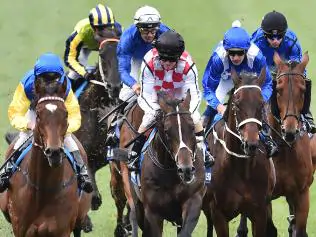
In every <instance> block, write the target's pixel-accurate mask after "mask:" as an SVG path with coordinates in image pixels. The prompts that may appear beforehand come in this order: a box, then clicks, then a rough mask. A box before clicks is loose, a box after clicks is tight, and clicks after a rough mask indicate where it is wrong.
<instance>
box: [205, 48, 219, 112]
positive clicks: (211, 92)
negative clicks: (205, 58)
mask: <svg viewBox="0 0 316 237" xmlns="http://www.w3.org/2000/svg"><path fill="white" fill-rule="evenodd" d="M223 71H224V65H223V63H222V61H221V59H220V58H219V57H218V55H217V54H215V53H214V54H213V55H212V57H211V58H210V60H209V62H208V64H207V66H206V69H205V72H204V75H203V79H202V85H203V94H204V98H205V100H206V101H207V104H208V105H209V106H211V107H212V108H213V109H215V110H216V109H217V107H218V105H219V104H220V102H219V100H218V99H217V97H216V94H215V91H216V89H217V87H218V85H219V82H220V80H221V75H222V73H223Z"/></svg>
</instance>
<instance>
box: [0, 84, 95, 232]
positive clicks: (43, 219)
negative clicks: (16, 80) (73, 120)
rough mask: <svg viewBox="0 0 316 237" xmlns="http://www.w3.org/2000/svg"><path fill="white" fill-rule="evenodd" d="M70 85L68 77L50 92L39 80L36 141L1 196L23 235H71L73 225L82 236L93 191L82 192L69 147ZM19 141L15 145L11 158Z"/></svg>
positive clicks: (15, 227)
mask: <svg viewBox="0 0 316 237" xmlns="http://www.w3.org/2000/svg"><path fill="white" fill-rule="evenodd" d="M66 88H67V80H64V83H63V84H62V85H61V86H60V85H59V86H58V87H57V88H56V89H55V90H51V89H52V88H50V93H48V92H47V91H46V88H45V85H44V86H43V85H42V83H40V82H39V80H38V81H36V83H35V95H36V97H37V101H36V103H35V105H36V107H35V111H36V126H35V129H34V131H33V142H32V144H30V145H29V146H28V148H27V149H26V150H25V152H27V153H26V155H25V157H24V159H23V161H22V162H21V163H20V164H17V167H16V169H17V172H15V174H14V175H13V176H12V178H11V181H10V182H11V183H10V187H9V189H8V190H7V191H6V192H5V193H3V194H2V195H1V198H0V207H1V210H2V211H3V213H4V215H5V217H6V219H7V220H8V221H9V222H11V223H12V227H13V233H14V235H15V236H17V237H23V236H28V237H39V236H41V237H45V236H52V237H53V236H54V237H60V236H65V237H66V236H70V234H71V232H72V231H73V233H74V236H75V237H79V236H81V234H80V232H81V227H82V226H83V224H84V221H86V218H87V213H88V211H89V209H90V203H91V195H90V194H86V193H81V194H80V193H79V192H78V188H77V187H78V186H77V178H76V174H75V172H74V171H73V168H72V165H71V164H70V162H69V161H68V160H67V158H66V155H65V152H64V151H65V150H64V148H63V142H64V137H65V134H66V131H67V127H68V121H67V118H68V117H67V110H66V107H65V102H64V97H65V92H66ZM47 90H48V89H47ZM13 146H14V144H11V145H10V146H9V149H8V151H7V156H6V157H7V158H8V157H9V155H10V153H12V149H13ZM78 146H79V147H80V151H81V153H82V156H83V159H84V161H86V162H87V157H86V155H85V152H84V150H83V148H82V146H80V144H78Z"/></svg>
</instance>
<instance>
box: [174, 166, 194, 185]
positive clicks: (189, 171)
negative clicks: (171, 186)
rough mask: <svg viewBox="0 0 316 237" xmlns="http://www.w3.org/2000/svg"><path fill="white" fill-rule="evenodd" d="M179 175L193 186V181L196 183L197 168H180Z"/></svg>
mask: <svg viewBox="0 0 316 237" xmlns="http://www.w3.org/2000/svg"><path fill="white" fill-rule="evenodd" d="M178 175H179V177H180V179H181V180H182V181H183V182H184V183H186V184H191V183H192V182H193V181H195V167H194V166H182V167H178Z"/></svg>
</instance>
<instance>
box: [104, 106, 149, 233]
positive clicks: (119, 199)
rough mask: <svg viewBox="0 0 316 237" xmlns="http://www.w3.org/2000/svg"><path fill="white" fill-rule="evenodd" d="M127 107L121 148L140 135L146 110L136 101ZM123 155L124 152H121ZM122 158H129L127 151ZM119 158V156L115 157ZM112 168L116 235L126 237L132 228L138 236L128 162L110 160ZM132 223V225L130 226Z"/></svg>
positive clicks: (111, 182) (121, 130)
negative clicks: (139, 131)
mask: <svg viewBox="0 0 316 237" xmlns="http://www.w3.org/2000/svg"><path fill="white" fill-rule="evenodd" d="M129 106H131V108H130V109H128V108H127V111H126V114H125V115H124V118H123V123H122V127H121V129H120V145H119V147H120V149H126V146H127V145H128V143H129V142H131V141H132V140H133V139H135V138H136V137H137V135H138V132H137V130H138V128H139V126H140V124H141V122H142V117H143V115H144V111H143V110H142V109H141V108H140V107H139V106H138V104H137V103H136V101H134V102H131V104H130V105H129ZM129 147H131V146H129ZM120 156H122V154H120ZM123 156H125V157H123V158H120V159H121V160H125V161H126V160H127V153H126V154H124V155H123ZM114 159H117V157H114ZM110 169H111V181H110V186H111V194H112V197H113V199H114V202H115V206H116V209H117V224H116V228H115V231H114V236H115V237H125V236H127V235H128V232H129V231H130V229H131V230H132V236H133V237H136V236H138V224H137V218H136V210H135V203H134V200H133V196H132V188H133V185H132V183H130V173H129V170H128V167H127V164H126V162H123V161H116V160H114V161H113V162H110ZM125 207H127V208H128V213H127V215H126V216H123V213H124V209H125ZM130 224H131V226H129V225H130Z"/></svg>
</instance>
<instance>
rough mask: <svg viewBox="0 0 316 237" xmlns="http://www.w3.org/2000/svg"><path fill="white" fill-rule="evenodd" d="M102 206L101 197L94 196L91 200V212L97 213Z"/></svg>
mask: <svg viewBox="0 0 316 237" xmlns="http://www.w3.org/2000/svg"><path fill="white" fill-rule="evenodd" d="M101 204H102V198H101V196H92V200H91V210H93V211H96V210H98V209H99V207H100V206H101Z"/></svg>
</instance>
